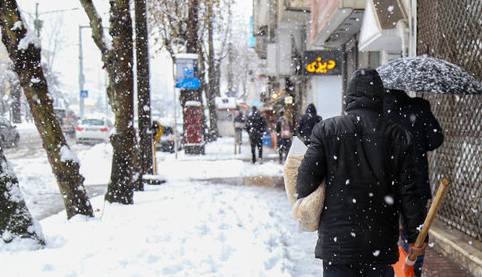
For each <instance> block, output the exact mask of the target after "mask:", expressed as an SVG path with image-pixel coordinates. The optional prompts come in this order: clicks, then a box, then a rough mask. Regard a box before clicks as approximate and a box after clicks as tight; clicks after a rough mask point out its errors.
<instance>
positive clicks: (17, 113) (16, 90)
mask: <svg viewBox="0 0 482 277" xmlns="http://www.w3.org/2000/svg"><path fill="white" fill-rule="evenodd" d="M10 84H11V92H12V104H11V105H10V108H11V109H12V122H13V123H22V113H21V110H20V107H21V96H22V88H21V87H20V83H19V82H18V80H15V81H13V82H11V83H10Z"/></svg>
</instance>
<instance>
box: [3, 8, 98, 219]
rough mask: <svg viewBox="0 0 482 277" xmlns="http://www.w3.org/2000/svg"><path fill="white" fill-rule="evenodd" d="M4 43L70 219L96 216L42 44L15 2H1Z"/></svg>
mask: <svg viewBox="0 0 482 277" xmlns="http://www.w3.org/2000/svg"><path fill="white" fill-rule="evenodd" d="M0 26H1V33H2V42H3V44H4V45H5V47H6V48H7V52H8V55H9V57H10V59H11V61H12V63H13V69H14V71H15V73H16V74H17V75H18V79H19V81H20V85H21V87H22V88H23V92H24V94H25V97H26V98H27V102H28V104H29V106H30V110H31V112H32V116H33V118H34V121H35V126H36V127H37V130H38V132H39V134H40V137H41V139H42V145H43V147H44V149H45V151H46V152H47V157H48V160H49V162H50V165H51V166H52V171H53V173H54V175H55V177H56V179H57V183H58V185H59V189H60V192H61V193H62V195H63V198H64V203H65V208H66V211H67V217H68V218H71V217H72V216H74V215H77V214H82V215H87V216H93V210H92V206H91V205H90V202H89V198H88V196H87V192H86V190H85V188H84V185H83V183H84V177H83V176H82V175H80V172H79V168H80V165H79V163H78V161H77V160H76V159H75V158H73V157H74V155H73V153H71V151H70V147H69V146H68V144H67V142H66V140H65V137H64V135H63V133H62V130H61V127H60V124H59V122H58V120H57V118H56V117H55V113H54V108H53V103H52V102H53V100H52V96H51V95H50V94H49V87H48V83H47V80H46V78H45V74H44V70H43V68H42V65H41V48H40V42H39V41H38V38H37V37H36V36H35V34H34V33H33V32H31V31H29V30H28V29H27V27H26V25H25V23H24V21H23V20H22V17H21V16H20V12H19V9H18V5H17V2H16V1H15V0H2V1H0Z"/></svg>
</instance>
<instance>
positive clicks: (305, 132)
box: [297, 103, 322, 145]
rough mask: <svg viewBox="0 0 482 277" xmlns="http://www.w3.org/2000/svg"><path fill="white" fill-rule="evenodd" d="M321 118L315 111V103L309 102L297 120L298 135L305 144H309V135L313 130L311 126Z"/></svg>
mask: <svg viewBox="0 0 482 277" xmlns="http://www.w3.org/2000/svg"><path fill="white" fill-rule="evenodd" d="M321 120H322V118H321V116H319V115H318V114H317V113H316V107H315V105H314V104H313V103H312V104H309V105H308V107H307V108H306V111H305V114H304V115H303V116H302V117H301V119H300V121H299V122H298V130H297V132H298V135H299V136H300V138H301V140H302V141H303V142H304V143H305V144H306V145H309V144H310V137H311V132H312V131H313V127H315V125H316V124H317V123H318V122H320V121H321Z"/></svg>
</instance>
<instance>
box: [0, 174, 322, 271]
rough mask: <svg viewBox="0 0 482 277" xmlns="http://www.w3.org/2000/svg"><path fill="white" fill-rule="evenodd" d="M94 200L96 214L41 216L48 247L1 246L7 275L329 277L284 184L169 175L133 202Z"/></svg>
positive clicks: (136, 196)
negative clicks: (190, 179)
mask: <svg viewBox="0 0 482 277" xmlns="http://www.w3.org/2000/svg"><path fill="white" fill-rule="evenodd" d="M92 202H93V205H94V209H95V210H96V218H94V219H85V218H83V217H76V218H74V219H72V220H70V222H67V221H66V219H65V215H64V213H60V214H58V215H55V216H52V217H50V218H47V219H45V220H43V221H41V225H42V228H43V232H44V234H45V236H46V239H47V247H46V248H45V249H42V250H35V251H17V252H0V260H1V261H2V275H3V276H12V277H13V276H243V277H244V276H321V270H322V269H321V263H320V262H319V261H317V260H315V259H314V257H313V248H314V243H315V235H314V234H312V233H299V232H298V231H297V226H296V224H295V223H294V221H293V220H292V219H291V217H290V207H289V204H288V201H287V199H286V195H285V193H284V191H282V190H276V189H273V188H261V187H241V186H230V185H219V184H218V185H212V184H208V183H202V182H201V183H200V182H173V183H170V182H169V183H166V184H165V185H163V186H157V187H154V186H148V187H147V190H146V191H145V192H138V193H136V194H135V203H136V204H135V205H133V206H121V205H109V204H107V205H106V206H104V203H103V200H102V197H99V198H96V199H94V200H93V201H92ZM104 208H105V209H104ZM26 265H28V266H26Z"/></svg>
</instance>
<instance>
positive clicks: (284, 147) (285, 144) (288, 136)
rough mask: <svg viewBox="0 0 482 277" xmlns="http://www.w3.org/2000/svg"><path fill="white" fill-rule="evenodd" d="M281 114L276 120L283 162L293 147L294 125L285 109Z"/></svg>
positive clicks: (279, 150) (280, 156)
mask: <svg viewBox="0 0 482 277" xmlns="http://www.w3.org/2000/svg"><path fill="white" fill-rule="evenodd" d="M279 115H280V117H279V118H278V121H277V122H276V135H277V139H278V153H279V162H280V163H283V161H284V160H286V156H287V155H288V151H289V149H290V147H291V140H292V138H293V127H292V124H291V123H290V121H289V119H288V118H287V117H286V116H285V114H284V112H283V111H281V112H280V113H279Z"/></svg>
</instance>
